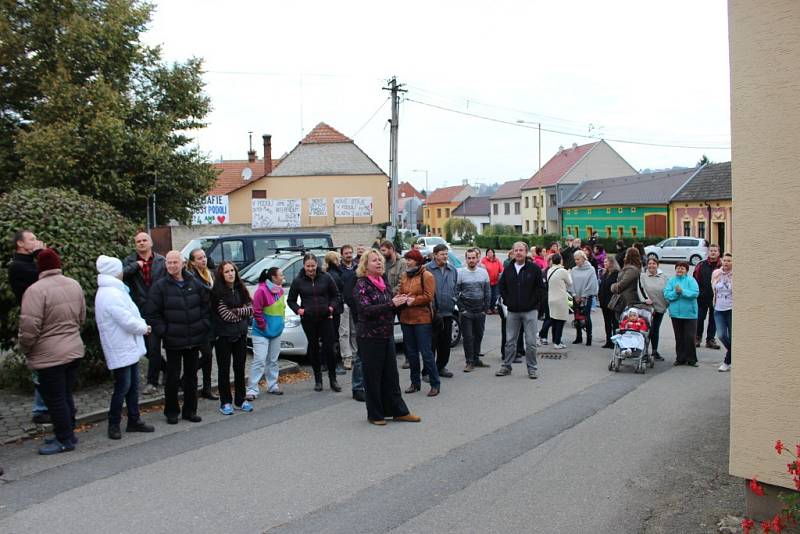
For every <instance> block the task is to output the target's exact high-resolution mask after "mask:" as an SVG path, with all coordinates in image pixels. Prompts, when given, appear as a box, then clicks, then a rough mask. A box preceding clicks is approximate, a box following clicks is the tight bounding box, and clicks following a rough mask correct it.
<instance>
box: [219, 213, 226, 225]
mask: <svg viewBox="0 0 800 534" xmlns="http://www.w3.org/2000/svg"><path fill="white" fill-rule="evenodd" d="M217 220H218V221H219V223H220V224H222V223H224V222H225V216H224V215H217Z"/></svg>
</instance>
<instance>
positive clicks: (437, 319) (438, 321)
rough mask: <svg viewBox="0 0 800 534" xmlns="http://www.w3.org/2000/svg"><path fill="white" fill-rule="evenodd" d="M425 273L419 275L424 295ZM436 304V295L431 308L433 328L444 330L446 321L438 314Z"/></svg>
mask: <svg viewBox="0 0 800 534" xmlns="http://www.w3.org/2000/svg"><path fill="white" fill-rule="evenodd" d="M424 275H425V273H419V283H420V285H422V293H423V294H425V276H424ZM435 302H436V294H435V293H434V295H433V299H431V303H430V308H431V326H432V327H433V329H434V330H441V329H442V328H444V319H442V317H441V316H440V315H439V314H438V313H437V312H436V306H434V303H435Z"/></svg>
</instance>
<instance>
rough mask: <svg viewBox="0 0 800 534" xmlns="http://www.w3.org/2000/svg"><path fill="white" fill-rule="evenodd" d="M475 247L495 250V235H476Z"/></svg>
mask: <svg viewBox="0 0 800 534" xmlns="http://www.w3.org/2000/svg"><path fill="white" fill-rule="evenodd" d="M475 246H476V247H480V248H482V249H487V248H492V249H494V248H497V236H495V235H476V236H475Z"/></svg>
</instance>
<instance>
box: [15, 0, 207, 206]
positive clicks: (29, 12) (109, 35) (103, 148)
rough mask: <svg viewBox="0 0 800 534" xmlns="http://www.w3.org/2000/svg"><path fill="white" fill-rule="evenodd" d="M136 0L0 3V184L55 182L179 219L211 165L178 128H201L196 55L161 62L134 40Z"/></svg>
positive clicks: (196, 200)
mask: <svg viewBox="0 0 800 534" xmlns="http://www.w3.org/2000/svg"><path fill="white" fill-rule="evenodd" d="M152 9H153V6H152V5H150V4H149V3H145V2H142V1H140V0H17V1H15V2H11V1H3V2H0V102H2V104H1V106H2V107H0V192H7V191H11V190H13V189H15V188H17V187H19V185H20V184H25V187H30V186H38V187H48V186H56V187H65V188H70V189H73V190H75V191H77V192H79V193H82V194H85V195H88V196H91V197H93V198H97V199H100V200H103V201H105V202H108V203H109V204H111V205H112V206H114V207H116V208H117V209H118V210H119V211H120V212H121V213H122V214H124V215H126V216H128V217H129V218H131V219H133V220H136V221H142V220H144V218H145V213H146V206H147V199H148V196H149V195H150V194H151V193H155V194H156V198H157V217H158V220H159V221H164V222H165V221H166V220H167V219H168V218H173V219H177V220H179V221H186V220H187V219H188V218H189V217H190V214H191V213H190V210H191V209H193V208H195V207H197V206H198V205H199V204H200V202H201V201H202V197H203V196H205V194H206V192H207V191H208V190H209V189H210V188H211V187H212V186H213V183H214V181H215V178H216V172H215V171H214V169H213V167H212V166H211V164H210V162H209V161H208V160H207V158H206V156H204V155H203V154H202V153H201V152H200V151H199V149H198V148H197V147H196V146H193V145H192V141H193V139H192V138H191V137H190V136H189V133H188V132H190V131H192V130H195V129H198V128H201V127H203V126H205V124H204V123H203V119H204V117H205V116H206V115H207V113H208V111H209V110H210V102H209V99H208V97H207V96H206V95H205V94H204V93H203V87H204V84H203V81H202V62H201V60H199V59H197V58H192V59H189V60H188V61H186V62H185V63H182V64H181V63H175V64H172V65H167V64H165V63H163V62H162V60H161V57H160V55H161V52H160V50H159V49H158V48H153V47H149V46H146V45H144V44H143V43H142V42H141V41H140V40H139V36H140V34H141V33H142V32H143V31H144V30H145V29H146V25H147V23H148V22H149V20H150V15H151V12H152Z"/></svg>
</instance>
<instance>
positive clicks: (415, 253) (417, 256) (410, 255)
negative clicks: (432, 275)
mask: <svg viewBox="0 0 800 534" xmlns="http://www.w3.org/2000/svg"><path fill="white" fill-rule="evenodd" d="M405 258H406V259H407V260H414V261H415V262H417V265H422V264H423V262H424V261H425V260H424V259H423V257H422V253H421V252H420V251H419V250H416V249H412V250H409V251H408V252H406V255H405Z"/></svg>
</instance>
